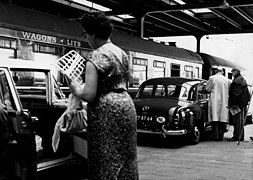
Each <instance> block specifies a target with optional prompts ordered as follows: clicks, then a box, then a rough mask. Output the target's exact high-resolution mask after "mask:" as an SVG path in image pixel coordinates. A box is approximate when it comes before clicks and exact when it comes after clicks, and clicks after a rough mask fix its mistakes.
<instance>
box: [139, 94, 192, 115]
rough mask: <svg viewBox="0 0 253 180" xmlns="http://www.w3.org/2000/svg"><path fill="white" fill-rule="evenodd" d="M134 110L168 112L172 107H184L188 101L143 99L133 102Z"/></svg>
mask: <svg viewBox="0 0 253 180" xmlns="http://www.w3.org/2000/svg"><path fill="white" fill-rule="evenodd" d="M134 104H135V108H136V111H137V113H138V112H143V111H147V112H164V113H165V112H168V111H169V110H170V109H171V108H173V107H178V106H182V107H186V106H188V105H189V102H188V101H185V100H178V99H172V98H171V99H169V98H166V99H162V98H157V99H154V98H145V99H137V100H134Z"/></svg>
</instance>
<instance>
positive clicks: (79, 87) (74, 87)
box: [69, 81, 83, 96]
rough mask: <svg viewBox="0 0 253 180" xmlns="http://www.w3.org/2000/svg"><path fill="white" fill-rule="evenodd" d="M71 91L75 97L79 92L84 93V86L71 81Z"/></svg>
mask: <svg viewBox="0 0 253 180" xmlns="http://www.w3.org/2000/svg"><path fill="white" fill-rule="evenodd" d="M69 90H70V92H71V93H72V94H73V95H75V96H76V95H77V94H78V92H82V90H83V86H82V85H80V84H79V83H77V82H74V81H71V82H70V85H69Z"/></svg>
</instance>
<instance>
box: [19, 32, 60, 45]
mask: <svg viewBox="0 0 253 180" xmlns="http://www.w3.org/2000/svg"><path fill="white" fill-rule="evenodd" d="M22 36H23V37H24V38H26V39H30V40H33V41H42V42H47V43H56V37H53V36H47V35H42V34H36V33H30V32H24V31H22Z"/></svg>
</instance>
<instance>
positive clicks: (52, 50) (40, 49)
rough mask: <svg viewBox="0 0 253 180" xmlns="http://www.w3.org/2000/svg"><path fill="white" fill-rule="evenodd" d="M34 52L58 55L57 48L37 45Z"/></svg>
mask: <svg viewBox="0 0 253 180" xmlns="http://www.w3.org/2000/svg"><path fill="white" fill-rule="evenodd" d="M34 51H35V52H41V53H49V54H57V47H54V46H49V45H46V44H37V43H36V44H35V45H34Z"/></svg>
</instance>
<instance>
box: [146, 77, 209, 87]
mask: <svg viewBox="0 0 253 180" xmlns="http://www.w3.org/2000/svg"><path fill="white" fill-rule="evenodd" d="M190 81H196V82H201V81H206V80H204V79H192V78H185V77H160V78H152V79H148V80H146V81H144V82H143V83H142V85H141V86H143V85H148V84H175V85H176V84H183V83H185V82H190Z"/></svg>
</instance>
